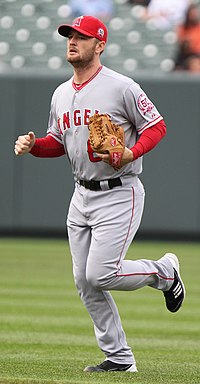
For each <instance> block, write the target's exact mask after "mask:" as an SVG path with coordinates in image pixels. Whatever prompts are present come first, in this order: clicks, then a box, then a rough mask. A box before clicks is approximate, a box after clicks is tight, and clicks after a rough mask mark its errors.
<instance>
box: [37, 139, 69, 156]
mask: <svg viewBox="0 0 200 384" xmlns="http://www.w3.org/2000/svg"><path fill="white" fill-rule="evenodd" d="M30 153H31V154H32V155H33V156H36V157H59V156H63V155H64V154H65V149H64V146H63V144H61V143H59V142H58V141H57V140H56V139H54V138H53V137H52V136H50V135H47V136H45V137H42V138H38V139H36V140H35V144H34V146H33V148H32V149H31V151H30Z"/></svg>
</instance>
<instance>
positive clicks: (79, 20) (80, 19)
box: [72, 16, 83, 27]
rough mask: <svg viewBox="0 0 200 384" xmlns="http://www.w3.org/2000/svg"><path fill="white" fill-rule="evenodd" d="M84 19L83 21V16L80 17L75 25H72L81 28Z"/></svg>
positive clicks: (75, 21)
mask: <svg viewBox="0 0 200 384" xmlns="http://www.w3.org/2000/svg"><path fill="white" fill-rule="evenodd" d="M82 19H83V16H80V17H78V18H77V19H75V20H74V22H73V24H72V25H73V27H80V25H81V21H82Z"/></svg>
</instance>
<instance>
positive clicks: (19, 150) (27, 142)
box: [14, 132, 35, 156]
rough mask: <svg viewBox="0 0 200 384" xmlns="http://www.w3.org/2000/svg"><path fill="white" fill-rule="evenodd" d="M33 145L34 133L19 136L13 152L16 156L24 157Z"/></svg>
mask: <svg viewBox="0 0 200 384" xmlns="http://www.w3.org/2000/svg"><path fill="white" fill-rule="evenodd" d="M34 144H35V134H34V132H29V133H28V134H27V135H23V136H19V137H18V139H17V140H16V142H15V148H14V152H15V154H16V155H17V156H20V155H25V154H26V153H28V152H30V151H31V149H32V147H33V146H34Z"/></svg>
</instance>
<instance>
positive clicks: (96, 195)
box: [67, 176, 174, 364]
mask: <svg viewBox="0 0 200 384" xmlns="http://www.w3.org/2000/svg"><path fill="white" fill-rule="evenodd" d="M122 180H123V185H122V187H116V188H113V189H111V190H110V189H106V187H105V185H104V187H105V189H104V190H103V191H91V190H88V189H85V188H84V187H82V186H80V185H79V184H76V186H75V191H74V194H73V196H72V200H71V203H70V207H69V212H68V218H67V228H68V236H69V244H70V249H71V254H72V261H73V274H74V279H75V284H76V287H77V289H78V292H79V295H80V297H81V299H82V301H83V303H84V305H85V307H86V308H87V311H88V312H89V314H90V316H91V318H92V320H93V323H94V330H95V335H96V339H97V342H98V345H99V347H100V349H101V350H102V351H103V352H104V354H105V356H106V358H108V359H109V360H111V361H113V362H116V363H127V364H132V363H135V358H134V355H133V352H132V350H131V348H130V347H129V346H128V344H127V341H126V336H125V333H124V330H123V328H122V324H121V320H120V316H119V313H118V310H117V307H116V304H115V302H114V300H113V298H112V296H111V294H110V292H109V291H110V290H119V291H133V290H135V289H138V288H142V287H144V286H151V287H153V288H156V289H160V290H163V291H165V290H168V289H169V288H170V287H171V285H172V277H173V275H174V273H173V268H172V265H171V264H170V263H169V265H164V264H163V263H160V262H159V261H153V260H146V259H142V260H124V258H125V255H126V252H127V250H128V247H129V245H130V244H131V242H132V240H133V238H134V236H135V234H136V232H137V230H138V227H139V225H140V222H141V218H142V213H143V207H144V196H145V193H144V188H143V185H142V183H141V181H140V180H139V178H138V177H136V176H135V177H124V178H122ZM104 184H105V183H104Z"/></svg>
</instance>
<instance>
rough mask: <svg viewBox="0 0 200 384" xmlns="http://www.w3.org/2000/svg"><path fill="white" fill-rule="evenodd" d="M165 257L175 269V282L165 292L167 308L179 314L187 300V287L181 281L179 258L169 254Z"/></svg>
mask: <svg viewBox="0 0 200 384" xmlns="http://www.w3.org/2000/svg"><path fill="white" fill-rule="evenodd" d="M164 257H166V258H168V260H170V262H171V264H172V266H173V268H174V282H173V284H172V286H171V288H170V289H169V290H168V291H164V292H163V293H164V296H165V302H166V307H167V309H168V310H169V311H170V312H177V311H178V310H179V308H180V307H181V305H182V303H183V300H184V298H185V287H184V284H183V281H182V280H181V276H180V271H179V261H178V257H177V256H176V255H174V254H173V253H167V254H166V255H165V256H164Z"/></svg>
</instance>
